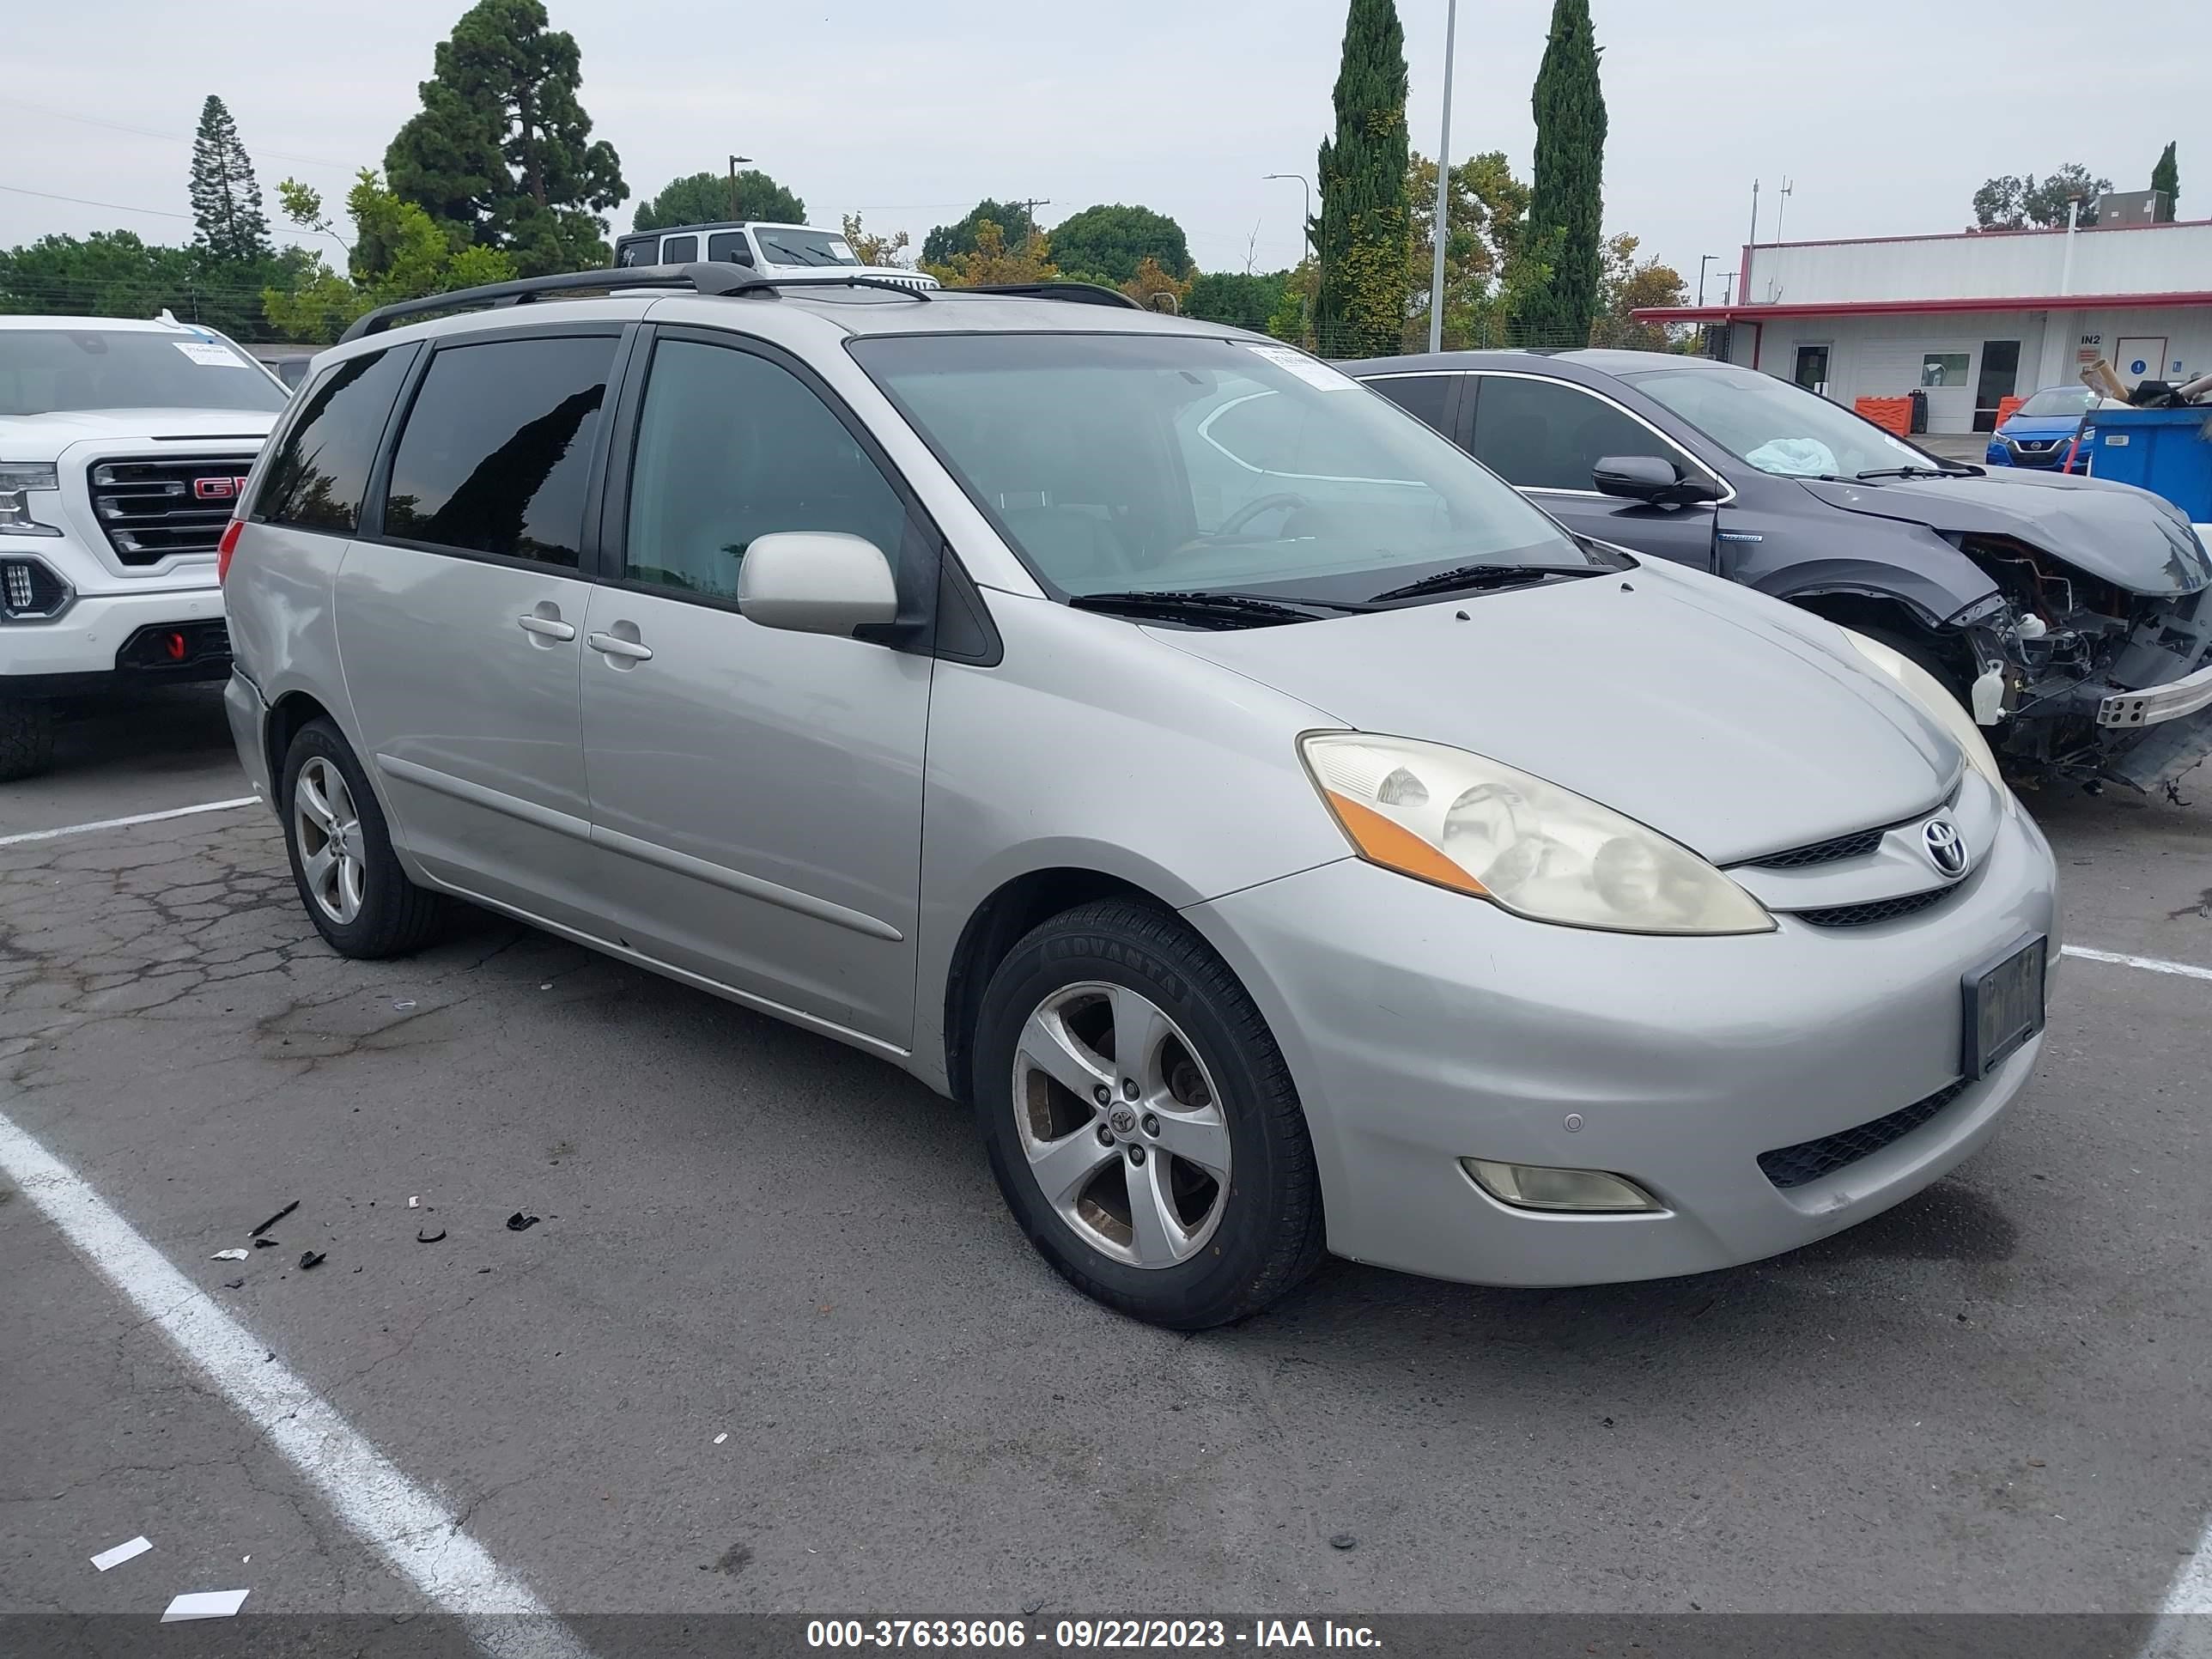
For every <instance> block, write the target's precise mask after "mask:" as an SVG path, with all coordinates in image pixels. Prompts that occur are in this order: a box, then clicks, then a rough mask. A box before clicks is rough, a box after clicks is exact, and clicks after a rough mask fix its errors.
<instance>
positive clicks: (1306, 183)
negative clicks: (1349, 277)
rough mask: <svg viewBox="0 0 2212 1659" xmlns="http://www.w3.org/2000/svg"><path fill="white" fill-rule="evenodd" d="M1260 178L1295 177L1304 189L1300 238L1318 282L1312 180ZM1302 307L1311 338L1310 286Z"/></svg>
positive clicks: (1270, 176)
mask: <svg viewBox="0 0 2212 1659" xmlns="http://www.w3.org/2000/svg"><path fill="white" fill-rule="evenodd" d="M1262 178H1263V181H1264V179H1297V181H1298V184H1299V185H1300V187H1301V188H1302V189H1303V190H1304V193H1305V216H1304V219H1303V220H1301V221H1300V222H1301V223H1302V224H1304V227H1305V234H1304V238H1303V239H1302V240H1304V243H1305V247H1306V257H1307V258H1310V259H1311V260H1312V261H1313V262H1314V281H1315V283H1319V282H1320V281H1321V252H1320V249H1319V248H1318V247H1317V246H1316V244H1315V242H1314V222H1313V181H1312V180H1311V179H1308V178H1307V177H1306V176H1305V174H1304V173H1267V174H1264V175H1262ZM1303 309H1304V313H1305V319H1304V320H1305V333H1306V337H1307V338H1308V339H1311V338H1312V337H1313V291H1312V289H1311V288H1309V289H1307V291H1306V295H1305V300H1304V307H1303Z"/></svg>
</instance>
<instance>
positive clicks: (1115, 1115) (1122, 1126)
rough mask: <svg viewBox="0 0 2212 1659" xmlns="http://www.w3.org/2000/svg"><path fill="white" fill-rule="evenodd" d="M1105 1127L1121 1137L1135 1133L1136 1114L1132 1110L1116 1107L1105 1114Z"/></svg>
mask: <svg viewBox="0 0 2212 1659" xmlns="http://www.w3.org/2000/svg"><path fill="white" fill-rule="evenodd" d="M1106 1127H1108V1128H1109V1129H1111V1130H1112V1131H1113V1132H1114V1133H1115V1134H1117V1135H1121V1136H1123V1137H1125V1138H1126V1137H1127V1136H1129V1135H1133V1134H1134V1133H1136V1132H1137V1114H1136V1111H1135V1109H1133V1108H1131V1107H1127V1106H1116V1107H1115V1108H1114V1109H1113V1110H1112V1111H1110V1112H1109V1113H1107V1114H1106Z"/></svg>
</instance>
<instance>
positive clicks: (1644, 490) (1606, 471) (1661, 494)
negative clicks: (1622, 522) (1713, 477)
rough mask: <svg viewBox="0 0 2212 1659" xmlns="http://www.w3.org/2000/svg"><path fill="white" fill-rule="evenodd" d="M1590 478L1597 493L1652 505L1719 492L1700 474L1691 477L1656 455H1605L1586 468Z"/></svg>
mask: <svg viewBox="0 0 2212 1659" xmlns="http://www.w3.org/2000/svg"><path fill="white" fill-rule="evenodd" d="M1590 482H1591V483H1593V484H1595V486H1596V488H1597V491H1598V493H1599V494H1600V495H1621V496H1626V498H1627V499H1628V500H1630V501H1649V502H1650V503H1651V504H1652V505H1653V506H1655V507H1671V506H1675V505H1678V504H1680V503H1683V502H1687V501H1716V500H1718V499H1719V492H1718V491H1717V490H1716V489H1713V487H1712V486H1711V484H1709V483H1706V482H1705V480H1704V479H1703V478H1695V477H1690V476H1689V475H1688V474H1686V473H1685V472H1684V471H1682V469H1681V468H1680V466H1677V465H1675V464H1674V462H1672V461H1668V460H1662V459H1661V458H1660V457H1658V456H1656V455H1607V456H1605V457H1604V458H1603V459H1601V460H1600V461H1599V462H1598V464H1597V465H1595V466H1594V467H1592V468H1591V469H1590Z"/></svg>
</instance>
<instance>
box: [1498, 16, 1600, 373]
mask: <svg viewBox="0 0 2212 1659" xmlns="http://www.w3.org/2000/svg"><path fill="white" fill-rule="evenodd" d="M1529 101H1530V103H1531V105H1532V106H1534V110H1535V115H1536V158H1535V171H1534V180H1533V183H1532V188H1531V193H1530V197H1529V202H1528V224H1529V229H1530V234H1531V235H1532V237H1533V238H1534V239H1535V244H1536V246H1535V247H1534V249H1533V250H1532V251H1533V252H1535V253H1536V254H1537V257H1538V258H1540V259H1541V262H1542V263H1543V264H1545V265H1547V266H1548V267H1549V268H1550V275H1549V276H1547V278H1546V280H1545V281H1544V282H1543V283H1541V285H1540V286H1536V287H1534V288H1532V289H1529V291H1528V294H1527V295H1526V297H1525V299H1524V300H1523V301H1522V308H1521V311H1520V313H1519V314H1518V316H1517V318H1516V322H1517V323H1518V324H1519V325H1520V326H1521V327H1522V330H1524V331H1526V333H1527V334H1528V336H1529V337H1532V338H1538V339H1542V340H1547V341H1555V343H1561V344H1567V343H1572V344H1576V345H1579V344H1581V343H1583V342H1584V341H1586V340H1588V339H1589V331H1590V323H1591V321H1592V319H1595V316H1596V315H1597V311H1598V282H1599V276H1600V272H1601V264H1602V260H1603V252H1602V249H1601V246H1600V243H1601V239H1602V237H1603V234H1604V232H1603V224H1604V215H1605V200H1604V195H1605V130H1606V123H1605V93H1604V89H1603V88H1601V86H1600V85H1599V84H1598V46H1597V39H1596V36H1595V33H1593V32H1592V30H1591V28H1590V17H1589V0H1553V4H1552V32H1551V34H1550V37H1549V39H1548V40H1547V41H1546V43H1545V46H1544V60H1543V62H1542V64H1541V65H1539V67H1538V68H1537V70H1536V85H1535V88H1534V92H1533V94H1531V96H1530V100H1529Z"/></svg>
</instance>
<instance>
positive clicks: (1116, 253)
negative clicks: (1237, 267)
mask: <svg viewBox="0 0 2212 1659" xmlns="http://www.w3.org/2000/svg"><path fill="white" fill-rule="evenodd" d="M1052 257H1053V260H1054V264H1058V265H1059V266H1060V269H1061V270H1064V271H1066V273H1067V274H1068V275H1069V276H1079V277H1081V278H1082V279H1083V280H1084V281H1085V282H1091V283H1104V284H1106V286H1108V287H1109V288H1114V287H1117V286H1119V285H1120V284H1121V283H1127V282H1131V281H1133V280H1134V279H1135V277H1136V275H1137V270H1138V268H1139V266H1140V265H1142V264H1144V263H1145V261H1146V260H1147V259H1151V260H1152V261H1154V262H1155V263H1157V264H1158V265H1159V267H1160V268H1161V269H1162V270H1164V271H1166V272H1168V273H1169V274H1170V276H1180V275H1181V274H1182V272H1184V271H1187V270H1189V269H1190V245H1189V243H1188V241H1186V240H1184V237H1183V234H1182V226H1181V225H1179V224H1177V223H1176V222H1175V221H1174V220H1172V219H1170V218H1169V217H1168V216H1167V215H1166V214H1164V213H1155V212H1153V211H1152V209H1150V208H1146V207H1124V206H1123V205H1122V204H1121V203H1119V202H1115V203H1114V204H1111V205H1110V206H1109V205H1107V204H1103V203H1102V204H1100V205H1098V206H1097V207H1087V208H1085V209H1084V210H1083V211H1082V212H1080V213H1071V214H1069V215H1068V216H1067V217H1066V218H1065V219H1063V220H1061V221H1060V222H1059V223H1058V224H1056V225H1054V227H1053V228H1052Z"/></svg>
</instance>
